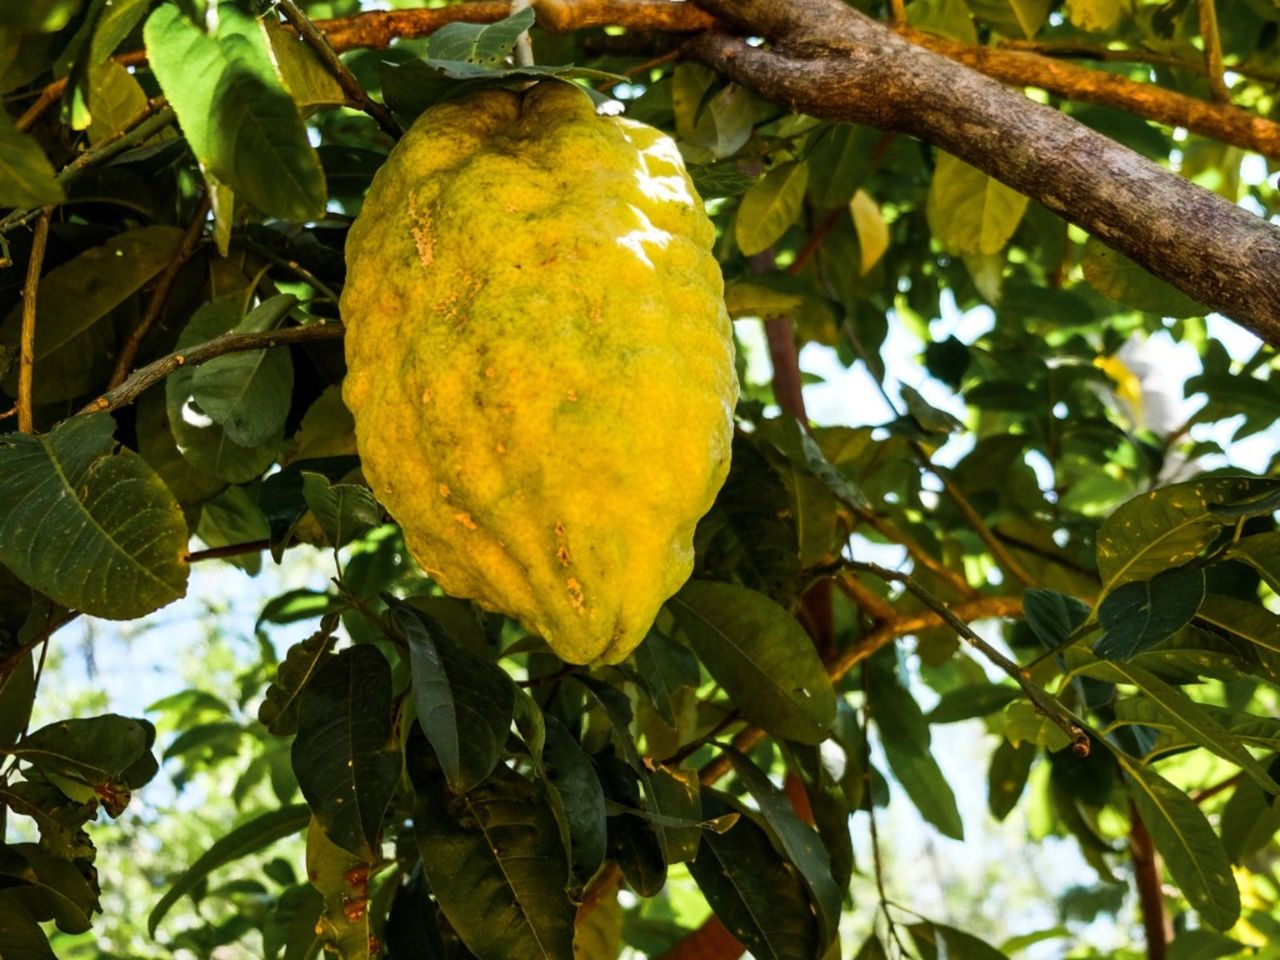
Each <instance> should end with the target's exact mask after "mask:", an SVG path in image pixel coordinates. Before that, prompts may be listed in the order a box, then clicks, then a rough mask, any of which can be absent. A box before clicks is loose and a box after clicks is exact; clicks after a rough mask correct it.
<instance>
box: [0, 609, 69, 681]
mask: <svg viewBox="0 0 1280 960" xmlns="http://www.w3.org/2000/svg"><path fill="white" fill-rule="evenodd" d="M78 616H80V611H79V610H68V611H67V612H66V613H64V614H63V615H62V616H61V617H60V618H59V619H58V621H57V622H56V623H50V624H49V625H48V626H46V627H45V629H43V630H41V631H40V632H39V633H38V634H36V635H35V636H34V637H32V638H31V639H30V640H28V641H27V642H26V643H24V644H22V646H20V647H18V648H17V649H16V650H14V651H13V652H12V653H10V654H9V655H8V656H7V657H5V658H4V659H3V660H0V684H3V683H4V681H5V680H6V679H7V678H8V676H9V674H10V673H12V672H13V668H14V667H15V666H17V664H18V661H20V660H21V659H22V658H23V657H25V656H26V655H27V654H28V653H30V652H31V651H32V650H34V649H35V648H36V647H38V646H40V644H42V643H44V642H45V641H46V640H48V639H49V638H50V637H52V636H53V635H54V634H55V633H57V632H58V631H59V630H61V629H62V628H63V627H65V626H66V625H67V624H68V623H70V622H71V621H72V620H74V619H76V618H77V617H78Z"/></svg>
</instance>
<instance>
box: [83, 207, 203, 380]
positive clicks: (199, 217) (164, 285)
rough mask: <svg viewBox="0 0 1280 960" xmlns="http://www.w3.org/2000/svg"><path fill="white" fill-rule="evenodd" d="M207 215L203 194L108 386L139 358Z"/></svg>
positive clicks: (112, 372)
mask: <svg viewBox="0 0 1280 960" xmlns="http://www.w3.org/2000/svg"><path fill="white" fill-rule="evenodd" d="M208 216H209V195H208V194H205V195H204V196H203V197H201V198H200V202H199V203H197V204H196V209H195V213H194V214H193V215H192V217H191V223H190V224H189V225H188V226H187V232H186V233H185V234H183V236H182V243H181V244H179V246H178V252H177V253H175V254H174V255H173V259H172V260H170V261H169V264H168V266H166V267H165V268H164V272H162V273H161V274H160V278H159V280H157V281H156V286H155V289H154V290H152V291H151V299H150V300H148V301H147V307H146V309H145V310H144V311H143V312H142V319H141V320H139V321H138V325H137V326H136V327H134V328H133V331H132V332H131V333H130V334H129V338H128V339H127V340H126V341H125V342H124V346H122V347H121V348H120V355H119V356H118V357H116V365H115V368H114V369H113V370H112V371H111V379H110V380H108V381H107V387H108V388H113V387H118V386H120V384H122V383H124V381H125V377H127V376H128V375H129V368H130V367H132V366H133V361H134V360H136V359H137V357H138V351H139V350H140V349H141V348H142V341H143V340H144V339H146V336H147V334H148V333H150V332H151V328H152V327H153V326H154V325H155V322H156V321H157V320H158V319H159V318H160V311H161V310H162V309H164V304H165V301H166V300H167V299H168V298H169V291H170V290H171V289H172V288H173V282H174V280H176V279H177V277H178V271H180V270H181V269H182V268H183V266H184V265H185V264H186V262H187V261H188V260H190V259H191V254H193V253H195V249H196V245H197V244H198V243H199V241H200V236H201V234H202V233H203V232H204V226H205V221H206V220H207V219H208Z"/></svg>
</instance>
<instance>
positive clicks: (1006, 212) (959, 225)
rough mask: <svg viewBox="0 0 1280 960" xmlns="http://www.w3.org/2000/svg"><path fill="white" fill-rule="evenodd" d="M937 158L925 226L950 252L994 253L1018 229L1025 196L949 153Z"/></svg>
mask: <svg viewBox="0 0 1280 960" xmlns="http://www.w3.org/2000/svg"><path fill="white" fill-rule="evenodd" d="M937 156H938V165H937V168H936V169H935V170H934V172H933V182H932V183H931V184H930V186H929V203H928V208H927V213H928V217H929V229H930V230H932V231H933V235H934V236H935V237H937V238H938V241H939V242H940V243H941V244H942V246H943V248H944V249H946V250H947V251H948V252H949V253H988V254H989V253H999V252H1000V250H1002V249H1003V248H1004V245H1005V244H1006V243H1008V242H1009V238H1010V237H1012V236H1013V232H1014V231H1015V230H1017V229H1018V224H1019V223H1020V222H1021V220H1022V214H1023V213H1024V212H1025V211H1026V209H1027V198H1026V197H1024V196H1023V195H1022V194H1020V193H1018V191H1016V190H1014V189H1012V188H1011V187H1006V186H1005V185H1004V184H1003V183H1001V182H1000V181H998V180H995V179H993V178H991V177H989V176H987V175H986V174H985V173H983V172H982V171H981V170H978V169H976V168H974V167H971V166H969V164H967V163H965V162H964V161H963V160H959V159H957V158H955V157H953V156H951V155H950V154H949V153H943V152H941V151H939V152H938V155H937Z"/></svg>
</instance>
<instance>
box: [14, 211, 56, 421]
mask: <svg viewBox="0 0 1280 960" xmlns="http://www.w3.org/2000/svg"><path fill="white" fill-rule="evenodd" d="M52 216H53V208H52V207H45V208H44V209H43V210H42V211H41V212H40V217H39V219H38V220H36V229H35V233H34V235H33V236H32V239H31V258H30V259H29V260H28V261H27V281H26V283H25V284H24V285H23V287H22V332H21V334H20V335H19V336H20V339H19V343H18V430H19V431H21V432H22V433H34V432H35V415H34V413H33V411H32V403H31V393H32V385H33V381H34V377H35V368H36V293H37V291H38V290H39V287H40V270H41V268H43V266H44V252H45V247H46V246H47V244H48V242H49V220H50V218H51V217H52Z"/></svg>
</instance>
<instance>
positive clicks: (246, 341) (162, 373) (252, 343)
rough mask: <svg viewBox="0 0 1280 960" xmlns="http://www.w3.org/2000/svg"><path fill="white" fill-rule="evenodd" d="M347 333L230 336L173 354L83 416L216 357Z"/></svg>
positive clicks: (323, 328)
mask: <svg viewBox="0 0 1280 960" xmlns="http://www.w3.org/2000/svg"><path fill="white" fill-rule="evenodd" d="M344 333H346V328H345V327H343V326H342V324H340V323H315V324H311V325H309V326H305V327H286V328H285V329H283V330H272V331H270V332H269V333H229V334H226V335H224V336H221V337H218V338H217V339H216V340H210V341H209V342H208V343H202V344H199V345H198V346H195V347H192V348H191V349H190V350H186V351H183V352H181V353H171V354H169V355H168V356H167V357H161V358H160V359H159V360H155V361H153V362H151V363H149V364H147V365H146V366H145V367H143V368H142V369H141V370H138V371H137V372H136V373H134V374H133V376H131V377H130V378H129V379H128V380H126V381H125V382H124V383H122V384H120V386H118V387H115V388H113V389H111V390H108V391H107V392H106V393H104V394H103V395H102V396H100V397H99V398H98V399H97V400H94V401H93V402H92V403H89V404H87V405H86V406H85V407H84V408H83V409H82V410H81V411H80V412H81V413H97V412H99V411H104V410H105V411H107V412H110V411H112V410H117V409H119V408H120V407H124V406H127V405H129V404H130V403H133V401H135V400H137V399H138V397H140V396H141V395H142V393H143V392H144V391H145V390H146V389H147V388H148V387H152V386H154V385H155V384H157V383H159V382H160V381H161V380H163V379H164V378H165V377H167V376H169V374H171V373H173V372H174V371H175V370H177V369H178V368H179V367H194V366H199V365H200V364H202V363H208V362H209V361H210V360H213V359H214V358H215V357H221V356H224V355H225V354H228V353H243V352H245V351H247V350H268V349H270V348H271V347H282V346H284V345H285V344H290V343H313V342H315V341H317V340H336V339H337V338H339V337H341V336H342V335H343V334H344Z"/></svg>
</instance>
